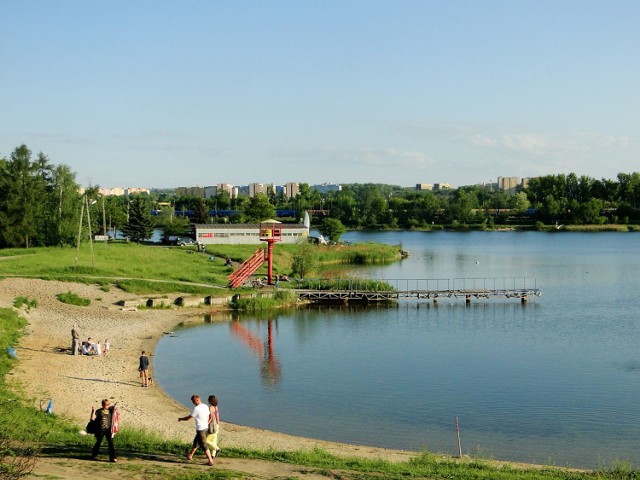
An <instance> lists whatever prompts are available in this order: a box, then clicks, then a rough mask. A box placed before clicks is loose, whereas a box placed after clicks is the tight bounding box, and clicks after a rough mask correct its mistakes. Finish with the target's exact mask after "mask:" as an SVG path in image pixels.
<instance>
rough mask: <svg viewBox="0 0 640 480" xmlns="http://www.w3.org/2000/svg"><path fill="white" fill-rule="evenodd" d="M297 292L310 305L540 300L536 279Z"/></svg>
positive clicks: (329, 285)
mask: <svg viewBox="0 0 640 480" xmlns="http://www.w3.org/2000/svg"><path fill="white" fill-rule="evenodd" d="M295 290H296V292H297V293H298V296H299V297H300V299H301V300H307V301H310V302H318V303H322V302H341V303H349V302H385V301H393V300H399V299H416V300H418V299H429V300H432V301H433V302H434V303H438V301H439V300H447V299H453V300H455V299H463V300H464V301H465V302H466V303H467V304H469V303H471V300H472V299H477V300H481V299H493V300H504V299H519V300H520V301H521V302H522V303H526V302H527V301H528V300H529V299H530V298H533V297H539V296H541V295H542V291H541V290H540V289H538V288H537V285H536V280H535V279H530V278H529V279H528V278H524V277H498V278H494V277H492V278H450V279H385V280H374V281H372V280H366V281H365V280H362V281H360V280H357V279H356V280H354V279H348V280H347V279H331V280H326V279H305V280H302V281H299V282H298V286H297V287H296V289H295Z"/></svg>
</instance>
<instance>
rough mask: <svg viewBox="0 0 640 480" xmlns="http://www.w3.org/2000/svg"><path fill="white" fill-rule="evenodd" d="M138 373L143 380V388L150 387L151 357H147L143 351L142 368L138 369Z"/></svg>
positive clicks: (141, 357) (141, 356)
mask: <svg viewBox="0 0 640 480" xmlns="http://www.w3.org/2000/svg"><path fill="white" fill-rule="evenodd" d="M138 371H139V372H140V378H141V379H142V386H143V387H148V386H149V357H147V356H146V355H145V353H144V350H143V351H142V355H140V366H139V367H138Z"/></svg>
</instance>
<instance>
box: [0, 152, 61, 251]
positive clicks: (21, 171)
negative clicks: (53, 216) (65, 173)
mask: <svg viewBox="0 0 640 480" xmlns="http://www.w3.org/2000/svg"><path fill="white" fill-rule="evenodd" d="M1 167H2V171H0V198H1V199H2V203H1V204H0V246H6V247H20V246H22V247H25V248H29V247H30V246H31V243H32V240H33V239H35V238H37V236H38V234H39V233H40V232H42V231H43V228H42V222H43V221H44V219H45V218H46V215H45V212H44V200H45V197H46V186H47V180H48V173H49V172H50V170H51V165H50V164H49V163H48V159H47V157H46V156H44V155H43V154H40V155H39V156H38V160H37V161H35V162H32V161H31V150H29V149H28V148H27V146H26V145H21V146H19V147H17V148H16V149H15V150H14V151H13V153H12V154H11V158H10V160H9V161H5V162H2V165H1Z"/></svg>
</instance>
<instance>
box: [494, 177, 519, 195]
mask: <svg viewBox="0 0 640 480" xmlns="http://www.w3.org/2000/svg"><path fill="white" fill-rule="evenodd" d="M519 184H520V178H518V177H498V188H499V189H500V190H504V191H507V192H513V191H515V189H516V188H518V185H519Z"/></svg>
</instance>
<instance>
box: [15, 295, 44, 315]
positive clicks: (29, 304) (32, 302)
mask: <svg viewBox="0 0 640 480" xmlns="http://www.w3.org/2000/svg"><path fill="white" fill-rule="evenodd" d="M13 306H14V307H16V308H22V307H23V306H24V307H26V310H27V312H28V311H29V310H31V309H32V308H36V307H37V306H38V301H37V300H36V299H35V298H32V299H28V298H27V297H16V299H15V300H14V301H13Z"/></svg>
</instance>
